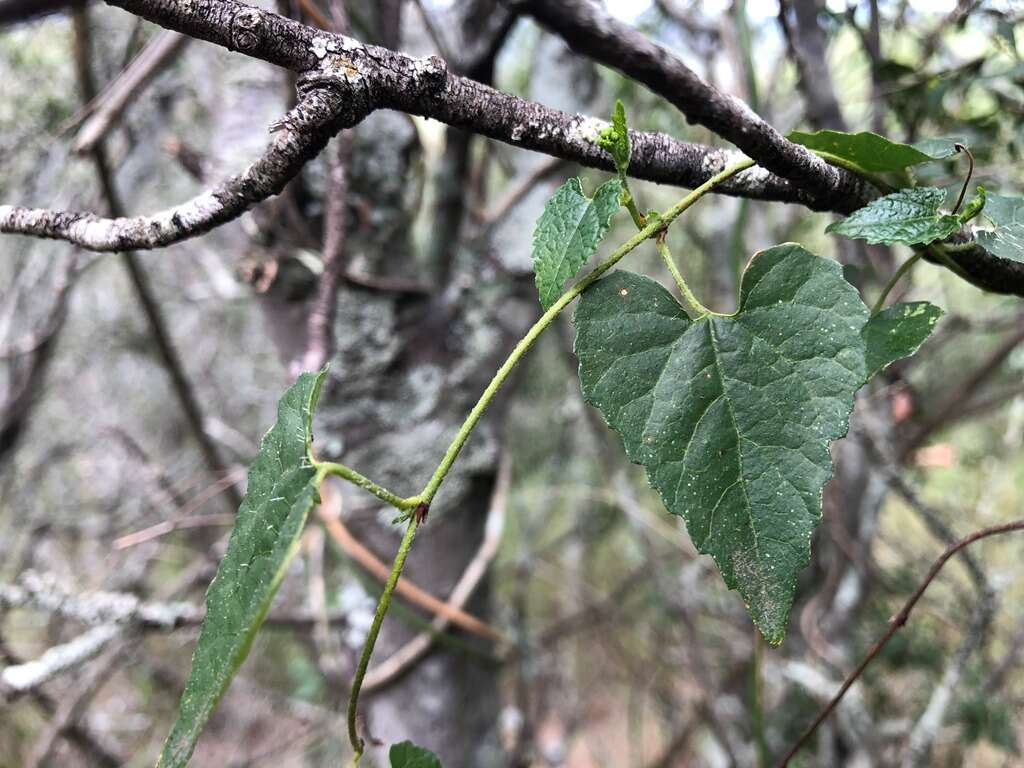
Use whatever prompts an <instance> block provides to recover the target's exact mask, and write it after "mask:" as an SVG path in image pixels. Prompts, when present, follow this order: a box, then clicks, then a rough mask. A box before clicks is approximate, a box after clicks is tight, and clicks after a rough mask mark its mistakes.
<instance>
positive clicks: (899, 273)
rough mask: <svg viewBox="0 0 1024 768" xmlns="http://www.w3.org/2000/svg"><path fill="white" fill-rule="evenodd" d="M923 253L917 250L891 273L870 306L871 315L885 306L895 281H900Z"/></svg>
mask: <svg viewBox="0 0 1024 768" xmlns="http://www.w3.org/2000/svg"><path fill="white" fill-rule="evenodd" d="M924 254H925V252H924V251H918V252H917V253H915V254H914V255H913V256H911V257H910V258H909V259H907V260H906V261H904V262H903V263H902V264H901V265H900V268H899V269H897V270H896V272H894V273H893V276H892V277H890V278H889V282H888V283H886V284H885V288H883V289H882V294H881V295H880V296H879V297H878V301H876V302H875V306H873V307H872V308H871V316H872V317H874V316H875V315H877V314H878V313H879V312H881V311H882V307H884V306H885V300H886V299H887V298H889V292H890V291H892V289H893V288H894V287H895V285H896V283H898V282H899V281H900V278H902V277H903V276H904V275H905V274H907V272H909V271H910V268H911V267H912V266H914V265H915V264H917V262H919V261H920V260H921V259H922V257H923V256H924Z"/></svg>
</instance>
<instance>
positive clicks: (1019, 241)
mask: <svg viewBox="0 0 1024 768" xmlns="http://www.w3.org/2000/svg"><path fill="white" fill-rule="evenodd" d="M983 213H984V215H985V217H986V218H988V219H989V221H991V222H992V223H993V224H994V225H995V229H994V230H989V229H982V230H978V232H977V233H976V235H975V237H976V239H977V241H978V244H979V245H980V246H981V247H982V248H984V249H985V250H986V251H988V252H989V253H991V254H993V255H995V256H1000V257H1002V258H1004V259H1012V260H1013V261H1024V197H1007V196H1006V195H988V197H987V200H986V202H985V209H984V211H983Z"/></svg>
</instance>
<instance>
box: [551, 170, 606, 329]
mask: <svg viewBox="0 0 1024 768" xmlns="http://www.w3.org/2000/svg"><path fill="white" fill-rule="evenodd" d="M621 194H622V182H621V181H620V180H619V179H612V180H611V181H606V182H605V183H604V184H602V185H601V186H600V187H598V190H597V193H596V194H595V195H594V198H593V199H590V198H589V197H587V196H586V195H584V194H583V184H582V182H581V181H580V180H579V179H575V178H574V179H569V180H568V181H567V182H565V184H563V185H562V186H560V187H559V188H558V189H557V190H555V194H554V195H553V196H552V197H551V199H550V200H548V202H547V205H545V206H544V212H543V213H542V214H541V216H540V219H538V220H537V228H536V229H535V230H534V232H533V272H534V275H535V276H536V280H537V292H538V293H539V294H540V303H541V304H542V305H543V307H544V309H549V308H550V307H551V305H552V304H554V303H555V300H556V299H557V298H558V297H559V296H560V295H561V293H562V287H563V286H564V285H565V281H566V280H569V279H570V278H572V277H573V276H575V275H576V273H577V272H579V270H580V267H582V266H583V265H584V264H586V262H587V259H589V258H590V257H591V256H592V255H593V253H594V251H596V250H597V246H598V245H599V244H600V242H601V239H602V238H603V237H604V236H605V234H606V233H607V232H608V227H609V225H610V223H611V218H612V214H614V213H615V211H617V210H618V209H619V204H620V203H619V198H620V195H621Z"/></svg>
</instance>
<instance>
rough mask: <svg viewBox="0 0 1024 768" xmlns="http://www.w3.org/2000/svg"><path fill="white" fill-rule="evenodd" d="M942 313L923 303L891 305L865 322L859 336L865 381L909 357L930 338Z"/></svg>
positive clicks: (936, 308) (934, 307) (933, 306)
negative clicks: (864, 367)
mask: <svg viewBox="0 0 1024 768" xmlns="http://www.w3.org/2000/svg"><path fill="white" fill-rule="evenodd" d="M940 317H942V310H941V309H939V308H938V307H936V306H935V305H934V304H930V303H928V302H927V301H914V302H910V303H907V304H893V305H892V306H891V307H888V308H886V309H884V310H882V311H881V312H879V313H878V314H877V315H875V316H874V317H872V318H871V319H870V320H868V322H867V325H865V326H864V330H863V331H862V332H861V335H862V336H863V337H864V346H865V348H866V352H865V354H866V355H867V369H868V378H870V377H872V376H874V375H875V374H876V373H878V372H879V371H880V370H882V369H883V368H885V367H886V366H887V365H889V363H893V362H895V361H897V360H900V359H901V358H904V357H910V356H911V355H912V354H914V353H915V352H917V350H918V349H919V348H920V347H921V345H922V344H924V342H925V340H926V339H927V338H928V337H929V336H931V335H932V331H933V330H934V329H935V324H936V323H937V322H938V321H939V318H940Z"/></svg>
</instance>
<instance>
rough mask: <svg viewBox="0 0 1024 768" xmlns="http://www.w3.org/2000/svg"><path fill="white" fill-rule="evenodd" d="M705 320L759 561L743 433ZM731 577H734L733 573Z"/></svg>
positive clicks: (709, 323)
mask: <svg viewBox="0 0 1024 768" xmlns="http://www.w3.org/2000/svg"><path fill="white" fill-rule="evenodd" d="M706 322H707V326H708V341H709V343H710V344H711V350H712V352H713V353H714V354H713V357H714V359H715V371H716V372H717V373H718V382H719V384H720V385H721V387H722V395H723V397H724V398H725V407H726V410H728V412H729V420H730V421H731V422H732V427H733V431H734V432H735V433H736V463H737V465H738V469H739V473H738V477H737V480H736V482H737V483H738V484H739V486H740V488H741V489H742V491H743V501H744V502H746V510H747V525H748V526H749V527H750V533H751V535H752V536H753V537H754V554H755V555H756V556H757V562H758V563H761V562H763V559H762V557H761V541H760V538H759V537H758V535H757V529H756V528H755V527H754V515H753V509H754V506H753V505H752V504H751V503H750V494H749V493H747V483H746V481H745V479H744V478H745V477H746V474H745V473H744V471H743V449H742V447H741V442H742V441H743V439H744V437H743V433H742V432H740V427H739V424H738V423H737V422H736V412H735V411H734V410H733V407H732V398H730V397H729V393H728V390H727V389H726V383H725V373H724V371H722V365H721V362H720V361H719V354H718V343H717V338H716V336H715V330H714V321H713V320H708V321H706ZM734 322H735V321H734ZM723 495H724V492H723ZM719 503H721V498H719ZM711 530H712V529H711V526H710V525H709V526H708V535H710V534H711ZM729 567H730V569H732V568H733V564H732V562H730V563H729ZM733 577H734V578H735V573H734V574H733Z"/></svg>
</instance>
